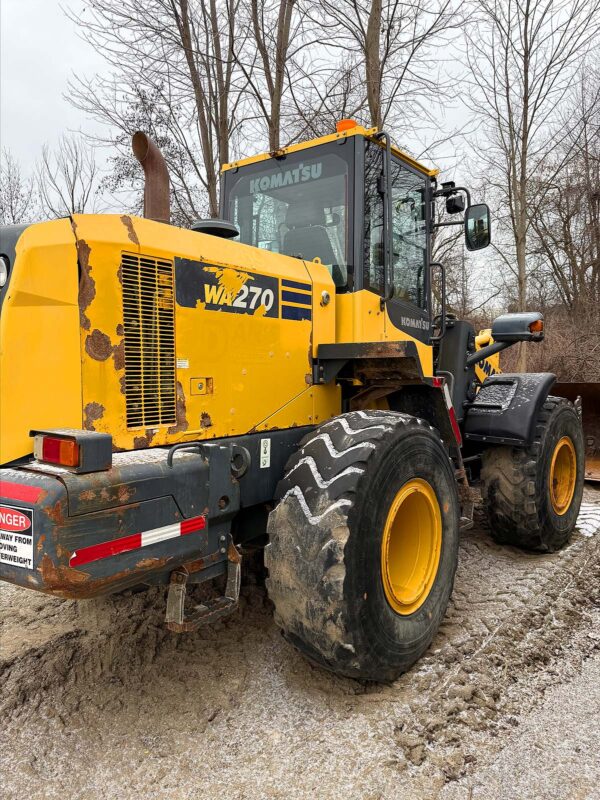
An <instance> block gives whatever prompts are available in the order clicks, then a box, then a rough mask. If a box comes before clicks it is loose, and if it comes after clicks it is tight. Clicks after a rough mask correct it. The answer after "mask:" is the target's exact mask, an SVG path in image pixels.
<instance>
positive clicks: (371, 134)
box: [221, 125, 439, 178]
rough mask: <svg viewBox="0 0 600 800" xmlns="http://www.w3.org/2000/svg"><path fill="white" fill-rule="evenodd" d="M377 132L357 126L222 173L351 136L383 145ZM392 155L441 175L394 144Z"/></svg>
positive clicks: (231, 166)
mask: <svg viewBox="0 0 600 800" xmlns="http://www.w3.org/2000/svg"><path fill="white" fill-rule="evenodd" d="M377 132H378V131H377V128H364V127H363V126H362V125H356V126H355V127H353V128H350V129H348V130H344V131H339V132H337V133H330V134H328V135H327V136H321V137H319V138H318V139H310V140H309V141H307V142H299V143H298V144H291V145H289V147H282V148H280V149H279V150H277V152H276V153H261V154H260V155H257V156H250V158H243V159H240V160H239V161H232V162H230V163H229V164H223V166H222V167H221V172H227V170H230V169H237V168H238V167H245V166H246V165H247V164H256V163H257V162H259V161H267V160H268V159H270V158H273V157H274V156H275V155H278V156H282V155H285V154H287V153H296V152H298V151H300V150H309V149H310V148H312V147H316V146H317V145H320V144H326V143H327V142H335V141H336V139H345V138H347V137H349V136H363V137H364V138H365V139H370V140H371V141H373V142H376V143H377V144H381V142H380V141H379V140H378V139H375V135H376V134H377ZM382 146H383V145H382ZM392 153H393V154H394V155H395V156H397V157H398V158H400V159H402V161H404V162H406V163H407V164H409V165H410V166H411V167H413V168H414V169H416V170H418V171H419V172H422V173H423V175H427V176H428V177H430V178H434V177H435V176H436V175H438V174H439V169H429V167H426V166H425V165H424V164H421V163H420V162H419V161H417V160H416V159H414V158H413V157H412V156H410V155H408V153H405V152H404V151H403V150H401V149H400V148H399V147H396V145H394V144H392Z"/></svg>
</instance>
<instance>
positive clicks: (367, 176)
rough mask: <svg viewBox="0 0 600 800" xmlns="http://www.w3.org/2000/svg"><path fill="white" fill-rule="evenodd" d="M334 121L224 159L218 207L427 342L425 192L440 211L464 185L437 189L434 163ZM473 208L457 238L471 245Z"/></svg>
mask: <svg viewBox="0 0 600 800" xmlns="http://www.w3.org/2000/svg"><path fill="white" fill-rule="evenodd" d="M344 122H347V123H350V124H349V125H348V126H347V127H346V126H344V127H342V128H341V129H340V128H339V127H338V133H337V134H333V135H331V136H326V137H323V138H322V139H320V140H316V142H315V141H313V142H306V143H303V144H299V145H293V146H291V147H289V148H285V149H283V150H281V151H278V152H277V153H276V154H274V155H271V156H269V155H262V156H257V157H255V158H249V159H246V160H244V161H239V162H235V163H233V164H228V165H225V166H224V168H223V183H222V187H221V188H222V191H221V216H222V217H223V218H224V219H227V220H230V221H231V222H232V223H233V224H234V225H235V226H236V227H237V228H238V230H239V232H240V233H239V240H240V241H242V242H244V243H245V244H249V245H252V246H254V247H259V248H262V249H264V250H270V251H272V252H275V253H282V254H285V255H288V256H293V257H296V258H301V259H303V260H305V261H315V260H318V261H319V262H320V263H322V264H323V265H325V266H326V267H327V269H328V270H329V273H330V274H331V277H332V279H333V281H334V283H335V286H336V292H337V293H340V294H341V293H346V292H355V291H359V290H363V289H364V290H367V291H370V292H373V293H375V294H377V295H378V296H379V297H380V298H381V301H382V303H384V302H385V303H386V306H387V311H388V314H389V318H390V320H391V322H392V323H393V324H394V326H395V327H398V328H403V329H407V331H408V332H410V334H411V335H412V336H414V337H416V338H418V339H420V340H422V341H424V342H429V340H430V337H431V332H432V317H433V314H432V309H431V285H430V284H431V280H430V270H429V265H430V262H431V235H430V234H431V232H432V231H433V229H434V227H436V222H435V220H434V212H435V208H434V205H435V203H434V198H435V197H445V198H446V200H447V202H446V210H447V211H448V213H457V212H458V211H463V210H464V204H461V203H460V202H458V200H457V197H459V196H458V195H457V192H460V191H464V190H460V189H455V188H454V184H452V185H451V188H442V190H438V187H437V181H436V175H437V170H430V169H428V168H427V167H425V166H424V165H422V164H420V163H419V162H417V161H415V160H414V159H413V158H411V157H410V156H408V155H407V154H405V153H402V152H401V151H400V150H398V149H397V148H395V147H391V146H390V147H389V148H388V149H386V147H385V146H384V143H383V141H382V138H383V137H382V135H381V134H377V132H376V131H375V130H366V129H365V128H362V127H361V126H359V125H356V123H354V122H352V121H350V120H348V121H344ZM388 173H389V180H388V177H386V176H388ZM449 186H450V184H444V185H443V187H449ZM467 194H468V193H467ZM473 209H478V210H479V214H478V216H477V219H476V220H475V219H471V221H470V223H469V225H470V227H469V229H468V232H469V233H470V234H471V235H470V237H469V238H468V239H467V243H468V246H469V243H470V246H469V249H479V247H481V246H485V240H486V236H487V242H488V243H489V216H486V215H485V213H484V212H487V207H486V206H474V207H473ZM468 212H469V209H468V208H467V211H466V212H465V224H466V221H467V220H466V218H467V214H468ZM437 224H441V225H447V224H461V225H462V224H463V221H462V220H461V221H460V222H457V223H454V222H451V223H448V222H446V223H437ZM486 226H487V228H486ZM386 241H387V246H386Z"/></svg>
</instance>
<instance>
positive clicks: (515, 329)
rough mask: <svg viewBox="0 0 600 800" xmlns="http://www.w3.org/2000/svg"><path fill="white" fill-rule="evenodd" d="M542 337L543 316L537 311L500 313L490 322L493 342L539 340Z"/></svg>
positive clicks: (510, 342)
mask: <svg viewBox="0 0 600 800" xmlns="http://www.w3.org/2000/svg"><path fill="white" fill-rule="evenodd" d="M543 338H544V317H543V316H542V314H540V312H539V311H521V312H519V313H516V314H501V315H500V316H499V317H496V319H495V320H494V321H493V322H492V339H493V340H494V341H495V342H507V343H508V344H513V342H541V341H542V339H543Z"/></svg>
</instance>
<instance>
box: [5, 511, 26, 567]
mask: <svg viewBox="0 0 600 800" xmlns="http://www.w3.org/2000/svg"><path fill="white" fill-rule="evenodd" d="M0 563H2V564H10V565H11V566H13V567H21V568H23V569H33V509H31V508H16V507H15V506H5V505H2V506H0Z"/></svg>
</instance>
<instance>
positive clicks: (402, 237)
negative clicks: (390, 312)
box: [392, 161, 427, 309]
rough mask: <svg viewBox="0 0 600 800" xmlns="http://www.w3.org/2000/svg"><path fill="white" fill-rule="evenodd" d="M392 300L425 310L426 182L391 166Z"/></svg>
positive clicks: (402, 168) (407, 171)
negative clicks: (401, 301) (393, 298)
mask: <svg viewBox="0 0 600 800" xmlns="http://www.w3.org/2000/svg"><path fill="white" fill-rule="evenodd" d="M392 231H393V233H392V267H393V285H394V294H393V296H394V297H395V298H397V299H398V300H404V301H405V302H408V303H414V304H415V305H416V306H419V308H423V309H424V308H425V307H426V305H427V303H426V293H425V276H426V267H427V218H426V187H425V179H424V178H423V177H422V176H420V175H416V174H415V173H414V172H411V171H410V170H408V169H406V168H405V167H403V166H402V165H401V164H399V163H397V162H395V161H393V162H392Z"/></svg>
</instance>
